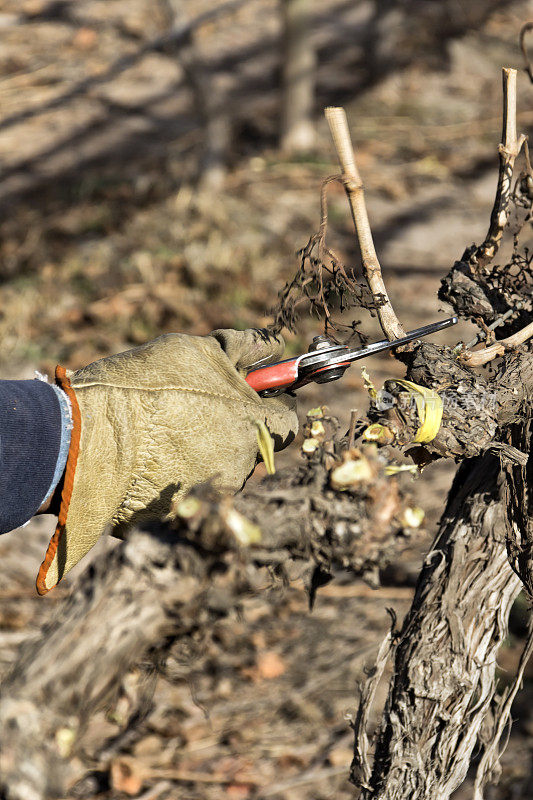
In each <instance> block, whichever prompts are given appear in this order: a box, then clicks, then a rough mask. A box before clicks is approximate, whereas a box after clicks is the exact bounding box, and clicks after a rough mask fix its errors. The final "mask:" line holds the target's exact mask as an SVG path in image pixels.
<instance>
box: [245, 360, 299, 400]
mask: <svg viewBox="0 0 533 800" xmlns="http://www.w3.org/2000/svg"><path fill="white" fill-rule="evenodd" d="M297 379H298V358H289V359H288V360H287V361H278V363H277V364H270V365H269V366H268V367H260V369H253V370H252V371H251V372H249V373H248V375H247V376H246V382H247V383H248V384H249V385H250V386H251V387H252V389H255V391H256V392H263V391H264V390H265V389H281V388H282V387H284V386H290V385H291V384H292V383H294V382H295V381H296V380H297Z"/></svg>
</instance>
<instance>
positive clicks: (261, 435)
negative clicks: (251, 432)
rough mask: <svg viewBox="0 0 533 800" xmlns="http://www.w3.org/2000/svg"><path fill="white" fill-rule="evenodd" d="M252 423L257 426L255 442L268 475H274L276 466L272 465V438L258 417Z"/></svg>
mask: <svg viewBox="0 0 533 800" xmlns="http://www.w3.org/2000/svg"><path fill="white" fill-rule="evenodd" d="M254 425H255V427H256V428H257V444H258V446H259V452H260V453H261V458H262V459H263V461H264V463H265V467H266V471H267V472H268V474H269V475H274V473H275V472H276V467H275V465H274V440H273V439H272V436H271V435H270V433H269V430H268V428H267V426H266V425H265V423H264V422H263V421H262V420H260V419H254Z"/></svg>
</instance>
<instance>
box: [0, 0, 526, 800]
mask: <svg viewBox="0 0 533 800" xmlns="http://www.w3.org/2000/svg"><path fill="white" fill-rule="evenodd" d="M531 18H533V2H531V0H521V1H520V2H509V1H508V0H321V2H320V3H319V2H316V0H315V1H314V0H228V2H224V0H218V2H215V1H214V0H194V2H193V0H181V1H180V0H150V2H149V1H148V0H2V2H0V107H1V114H0V209H1V213H0V294H1V303H0V342H1V345H2V346H1V348H0V375H1V376H2V377H4V378H7V377H32V375H33V371H34V370H35V369H38V370H40V371H42V372H45V373H48V374H52V371H53V369H54V366H55V364H56V363H58V362H59V363H62V364H64V365H65V366H67V367H69V368H77V367H80V366H82V365H84V364H86V363H88V362H89V361H91V360H94V359H95V358H99V357H102V356H105V355H108V354H110V353H113V352H118V351H120V350H123V349H126V348H128V347H132V346H135V345H137V344H141V343H143V342H145V341H147V340H149V339H151V338H153V337H155V336H157V335H159V334H161V333H164V332H167V331H176V330H179V331H185V332H188V333H195V334H205V333H208V332H209V331H210V330H212V329H213V328H217V327H238V328H245V327H249V326H258V325H265V324H266V323H268V322H269V320H270V317H269V310H270V309H271V308H272V306H273V305H274V303H275V302H276V297H277V293H278V291H279V289H281V287H282V285H283V284H284V282H285V281H286V280H287V279H289V278H290V277H291V276H292V274H293V273H294V272H295V270H296V268H297V265H298V259H297V256H296V252H297V250H298V249H299V248H301V247H303V246H304V245H305V244H306V242H307V240H308V239H309V237H310V236H311V234H312V233H314V232H315V231H316V229H317V227H318V222H319V193H320V184H321V181H322V180H323V179H324V178H325V177H327V176H328V175H330V174H334V173H335V172H337V171H338V167H337V163H336V159H335V154H334V151H333V148H332V145H331V143H330V140H329V134H328V131H327V127H326V124H325V121H324V119H323V108H324V107H325V106H327V105H332V104H342V105H344V106H345V108H346V111H347V114H348V120H349V124H350V128H351V132H352V138H353V142H354V145H355V148H356V157H357V162H358V165H359V168H360V171H361V173H362V176H363V180H364V182H365V187H366V192H367V203H368V208H369V214H370V220H371V224H372V228H373V231H374V235H375V239H376V245H377V249H378V253H379V255H380V259H381V262H382V265H383V272H384V276H385V280H386V283H387V286H388V289H389V294H390V296H391V299H392V301H393V304H394V306H395V308H396V310H397V313H398V315H399V317H400V319H401V321H402V323H403V324H404V326H405V327H407V328H414V327H416V326H419V325H423V324H426V323H428V322H431V321H434V320H436V319H438V318H439V314H441V316H442V313H441V312H442V311H445V309H443V308H442V307H441V304H439V302H438V300H437V297H436V292H437V290H438V287H439V281H440V278H441V277H442V276H443V275H444V274H445V273H446V272H447V271H448V269H449V268H450V266H451V265H452V264H453V262H454V260H455V259H457V258H459V257H460V256H461V254H462V252H463V250H464V248H465V247H466V246H468V245H470V244H471V243H472V242H473V241H477V242H479V241H481V239H482V237H483V236H484V234H485V231H486V228H487V225H488V220H489V213H490V208H491V205H492V200H493V197H494V190H495V186H496V178H497V166H498V160H497V146H498V143H499V141H500V128H501V67H502V66H512V67H518V68H521V66H522V57H521V53H520V50H519V46H518V34H519V31H520V28H521V26H522V25H523V23H524V22H526V21H528V20H529V19H531ZM532 98H533V87H532V86H531V85H530V83H529V80H528V78H527V76H526V75H525V74H524V73H523V72H521V73H520V75H519V83H518V103H519V110H518V127H519V130H521V131H523V132H525V133H527V132H528V131H529V130H530V129H531V126H532V124H533V105H532V102H531V101H532ZM329 197H330V203H329V216H330V227H329V234H328V241H329V244H330V246H331V247H332V248H333V249H334V250H335V252H336V253H337V254H338V256H339V257H340V259H341V260H342V261H343V262H344V263H345V264H346V265H347V266H349V267H353V268H355V269H356V270H358V269H359V260H358V259H359V257H358V252H357V247H356V243H355V237H354V234H353V227H352V223H351V219H350V216H349V211H348V207H347V204H346V200H345V196H344V191H343V190H342V188H341V187H339V186H338V185H336V184H333V185H332V186H331V188H330V192H329ZM361 320H362V325H363V327H364V329H365V332H366V333H367V334H369V335H371V336H372V337H377V336H378V335H379V331H378V329H377V326H376V323H375V320H373V319H371V318H370V317H369V316H368V315H366V316H365V315H363V314H362V315H361ZM319 331H320V322H319V321H318V320H316V319H315V320H313V319H312V318H311V317H309V316H308V315H305V314H304V315H303V317H302V320H301V325H300V328H299V330H298V332H297V334H296V335H291V336H289V337H288V352H289V353H296V352H300V351H302V350H304V349H306V348H307V344H308V342H309V338H310V336H311V335H314V334H316V333H318V332H319ZM471 333H472V328H471V326H469V325H466V324H465V325H463V326H462V327H461V328H460V329H454V330H452V331H448V332H446V333H444V334H442V336H441V339H440V340H441V341H446V342H449V343H455V342H456V341H457V340H458V339H459V338H464V337H465V336H468V337H470V335H471ZM367 367H368V369H369V371H370V373H371V375H372V378H373V379H374V381H375V382H376V383H377V384H378V385H381V383H382V382H383V380H384V379H385V378H387V377H394V376H399V375H400V374H402V367H401V365H399V364H397V363H396V362H394V360H393V359H392V358H390V357H389V356H387V355H384V356H380V357H376V358H374V359H372V360H371V361H369V362H368V364H367ZM300 397H301V403H300V405H301V410H302V413H303V414H304V415H305V410H306V409H307V408H309V407H311V406H312V405H316V404H317V403H327V404H328V405H329V406H330V408H331V409H332V411H333V412H334V413H335V414H337V415H338V416H339V418H340V420H341V425H343V426H344V428H345V429H346V428H347V426H348V421H349V417H350V411H351V409H354V408H355V409H357V408H360V409H363V410H364V408H365V407H366V398H365V394H364V391H363V389H362V385H361V379H360V374H359V370H358V369H355V368H354V370H353V374H350V372H349V373H348V374H347V376H346V378H345V379H343V381H339V382H338V383H336V384H332V385H330V386H324V387H320V388H319V387H317V386H312V387H307V388H306V389H305V390H303V391H302V392H301V393H300ZM298 457H299V455H298V448H297V447H296V446H293V448H292V449H291V450H290V451H289V452H288V453H285V454H283V456H281V457H280V463H289V462H291V460H292V461H296V460H297V459H298ZM453 471H454V466H453V465H449V464H438V463H437V464H435V465H433V466H432V467H429V468H428V469H427V470H426V471H425V472H424V476H423V478H422V479H420V480H419V481H418V482H416V483H413V485H412V492H413V494H414V495H415V496H416V497H417V499H418V502H419V503H420V505H422V506H423V507H424V509H425V510H426V513H427V526H426V531H427V538H426V539H424V540H423V541H420V542H418V543H417V546H416V547H415V548H412V549H411V550H410V551H407V552H406V554H405V558H404V559H403V560H402V563H401V564H398V565H395V568H394V569H392V568H391V570H389V572H388V573H387V574H385V575H383V576H382V588H381V589H378V590H377V591H375V592H373V591H372V590H371V589H370V588H368V587H367V586H366V585H365V584H363V583H361V582H356V583H355V584H354V583H353V581H352V582H350V583H346V584H344V585H343V583H342V580H341V582H340V583H339V585H338V586H337V588H335V585H334V584H331V585H330V586H329V587H327V591H326V590H325V591H324V594H323V595H319V600H318V602H317V606H316V608H315V610H314V611H313V613H312V614H311V615H310V614H309V613H308V610H307V606H306V598H305V595H304V593H303V592H302V590H301V588H300V589H298V588H297V587H296V588H292V589H290V590H288V591H287V593H286V594H285V595H284V597H283V598H278V599H277V600H276V601H275V602H274V604H273V605H272V604H271V603H270V602H269V600H268V598H262V599H261V598H256V599H255V600H254V601H253V603H251V604H250V608H249V609H248V610H247V611H246V612H245V613H244V615H243V618H242V619H241V620H240V621H238V620H237V621H235V625H234V626H233V628H232V629H231V630H230V629H229V628H228V630H227V631H226V632H225V633H224V635H225V636H226V637H227V661H225V662H224V663H211V662H209V654H206V655H205V657H204V659H203V660H200V661H199V662H198V664H197V665H196V666H195V668H194V669H193V670H192V671H191V670H190V669H189V670H188V671H187V670H182V671H181V672H180V671H179V670H176V671H175V673H174V674H173V675H172V676H171V677H169V676H168V675H166V676H159V678H158V679H157V687H156V694H155V696H154V697H155V699H154V701H153V708H152V710H151V711H150V713H148V715H147V717H146V720H145V722H144V723H143V725H142V726H141V728H140V734H139V735H138V737H137V738H135V737H132V738H131V740H128V741H127V742H126V743H125V744H124V745H123V746H122V749H121V748H119V749H118V750H117V749H115V751H113V752H112V755H109V751H106V752H107V755H105V757H104V756H103V755H102V751H101V748H100V750H99V749H98V746H97V742H100V743H101V742H102V741H103V739H105V738H106V737H110V736H111V735H112V734H113V731H115V732H116V729H117V726H118V727H120V724H121V723H120V720H121V719H122V720H123V717H124V713H125V712H124V709H123V706H124V703H125V702H126V701H124V702H123V706H120V705H117V708H116V709H113V710H112V711H110V710H108V711H107V713H106V714H102V716H101V717H100V718H99V719H98V720H96V721H94V722H93V723H92V728H91V729H90V731H89V734H88V735H89V739H88V742H86V743H85V744H84V747H85V750H84V753H85V756H84V757H85V762H84V764H85V765H87V764H89V763H90V764H92V767H91V770H92V772H91V775H90V779H89V778H87V779H86V781H85V783H83V782H82V783H81V784H80V785H79V786H78V787H77V788H76V789H75V790H74V789H73V792H74V794H73V796H78V797H85V798H90V797H93V796H94V797H96V796H98V797H100V796H101V797H125V796H139V797H141V796H144V794H145V793H149V792H150V791H151V792H152V794H151V795H150V800H155V798H156V797H162V798H164V797H180V798H182V797H183V798H191V799H192V798H219V797H221V796H223V797H228V798H233V800H241V798H242V800H247V798H262V797H265V798H266V797H279V798H287V799H290V800H300V798H302V800H305V798H313V800H320V799H321V798H324V799H325V798H333V797H335V798H337V800H343V799H344V798H349V797H353V796H354V795H355V790H354V789H353V787H350V785H349V784H348V782H347V781H346V777H345V776H346V773H347V769H348V765H349V762H350V758H351V756H350V748H351V732H350V729H349V726H348V722H347V718H349V716H350V714H351V713H353V709H354V707H355V684H356V681H357V680H358V679H359V678H360V676H361V675H362V670H363V667H364V664H365V661H366V659H367V658H369V657H370V656H371V655H372V652H373V650H374V648H375V646H376V644H377V642H378V641H379V640H380V638H381V636H382V635H383V634H384V633H385V631H386V630H388V626H389V618H388V616H387V614H386V611H385V607H386V606H391V605H392V606H394V607H395V609H396V611H397V613H398V614H399V615H400V618H401V616H402V615H403V613H405V611H406V609H407V607H408V604H409V601H410V598H411V596H412V587H413V585H414V581H415V579H416V574H417V572H418V569H419V567H420V563H421V558H422V553H423V552H424V549H425V548H427V545H428V542H429V541H430V538H429V537H430V536H431V535H432V534H433V533H434V530H435V525H436V523H437V521H438V518H439V515H440V513H441V512H442V509H443V505H444V502H445V495H446V491H447V488H448V487H449V484H450V482H451V477H452V475H453ZM51 529H52V522H51V518H48V517H43V518H40V519H38V520H36V521H33V522H32V523H31V524H30V526H28V527H27V528H26V529H25V530H24V531H23V532H21V531H19V532H15V533H13V534H8V535H6V536H3V537H2V538H1V540H0V559H2V562H3V564H4V565H5V584H4V585H3V586H2V587H1V588H0V676H1V674H2V673H3V672H4V671H5V670H7V669H8V667H9V664H10V663H11V662H12V661H13V659H14V658H15V655H16V652H17V649H18V647H19V646H20V645H21V644H22V643H23V642H24V641H26V640H27V639H28V638H31V637H32V636H34V635H35V634H36V631H37V629H38V625H39V622H40V619H41V618H42V616H43V614H45V613H47V611H48V609H49V605H50V604H54V603H60V601H61V597H62V596H64V592H65V591H68V586H69V584H68V581H64V583H63V584H62V588H60V589H59V590H56V592H53V593H52V594H51V595H50V596H49V597H47V598H44V599H36V598H34V596H33V591H34V590H33V582H34V576H35V574H36V571H37V569H38V566H39V563H40V561H41V559H42V555H43V553H44V546H45V542H46V540H47V538H48V536H49V534H50V531H51ZM21 537H24V552H23V553H21V547H20V542H21ZM112 546H114V543H113V542H110V541H103V543H102V545H101V547H100V550H102V549H105V548H106V547H112ZM86 563H87V562H85V563H84V564H82V565H81V567H82V568H86ZM62 593H63V595H62ZM515 611H516V613H515V614H514V616H513V623H512V630H511V634H510V638H509V643H508V646H507V647H506V648H504V651H502V655H501V679H502V681H506V680H509V679H510V678H511V677H512V675H513V670H514V669H515V666H516V662H517V657H518V653H519V649H520V642H521V637H522V636H523V634H524V615H525V612H524V611H523V610H522V611H521V609H520V607H519V606H518V607H517V608H516V609H515ZM141 672H142V671H141ZM139 674H140V673H139ZM137 680H138V683H139V685H141V684H142V680H141V678H140V677H139V675H137V674H136V675H130V676H126V678H125V685H126V684H127V685H128V686H130V688H131V686H135V685H136V681H137ZM527 680H528V683H527V686H526V689H525V691H524V692H523V693H522V696H521V700H520V701H519V703H518V705H517V709H516V713H515V716H516V717H518V721H517V723H516V724H515V727H514V729H513V734H512V736H511V743H510V745H509V748H508V750H507V753H506V755H505V757H504V773H503V779H502V782H501V785H500V787H499V788H498V789H495V790H491V791H492V793H490V792H489V794H488V797H490V798H492V799H493V800H495V799H496V798H498V800H504V798H516V799H518V798H524V799H525V798H528V800H531V798H533V779H532V774H531V771H530V765H531V758H532V753H533V717H532V716H530V714H529V712H528V707H529V705H530V703H531V698H532V697H533V692H532V691H531V690H532V688H533V669H530V672H529V675H528V679H527ZM128 681H129V683H128ZM128 691H130V690H129V689H128ZM131 692H133V693H134V689H133V688H132V689H131ZM127 695H128V692H125V696H127ZM120 702H122V700H120V701H118V703H120ZM121 714H122V717H121ZM99 726H100V727H99ZM91 736H92V739H91ZM91 748H92V749H91ZM169 765H170V766H171V767H172V768H173V769H174V770H175V771H176V770H177V769H179V770H181V771H182V774H185V773H191V772H196V773H197V774H200V775H201V776H203V777H200V778H198V780H197V781H196V782H195V781H191V780H189V781H186V780H178V779H177V778H176V780H175V781H172V780H170V779H167V778H164V777H161V776H164V775H165V774H167V773H168V770H169ZM80 769H81V767H80ZM128 770H129V772H128ZM158 770H159V772H158ZM165 770H166V771H167V773H165ZM147 775H148V776H149V777H146V776H147ZM158 775H159V776H160V777H159V778H158V777H157V776H158ZM206 775H207V778H206ZM239 775H240V776H241V778H239ZM251 775H253V776H255V777H254V780H252V779H251V778H250V780H249V781H248V783H247V782H246V776H251ZM128 776H129V777H128ZM132 776H133V777H132ZM150 776H151V777H150ZM154 776H155V777H154ZM209 776H211V780H210V779H209ZM217 776H218V778H217ZM243 776H244V777H243ZM302 776H303V778H302ZM306 776H307V777H306ZM129 778H131V780H130V781H129V782H128V780H129ZM154 787H156V789H157V791H155V793H154ZM157 787H159V788H157ZM76 792H77V794H76ZM148 796H149V795H148V794H146V797H147V798H148ZM470 796H471V793H470V786H469V785H467V786H466V787H465V788H464V789H462V790H461V791H460V792H459V793H458V794H457V797H458V798H461V800H462V798H465V800H466V798H468V797H470Z"/></svg>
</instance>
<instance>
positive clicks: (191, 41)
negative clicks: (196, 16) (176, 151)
mask: <svg viewBox="0 0 533 800" xmlns="http://www.w3.org/2000/svg"><path fill="white" fill-rule="evenodd" d="M159 2H160V8H161V10H162V14H163V18H164V19H165V23H166V27H167V29H168V30H177V29H180V28H182V29H183V30H184V32H185V38H184V39H182V40H180V41H179V43H176V44H175V45H170V47H172V48H173V50H174V53H175V57H176V60H177V61H178V63H179V65H180V66H181V68H182V70H183V72H184V76H185V81H186V83H187V85H188V87H189V90H190V92H191V98H192V103H193V107H194V111H195V113H196V116H197V118H198V121H199V123H200V126H201V129H202V154H201V157H200V163H199V168H198V175H199V180H200V184H201V186H202V187H203V188H204V189H210V190H216V189H219V188H220V187H221V185H222V183H223V181H224V178H225V176H226V172H227V164H228V158H229V150H230V144H231V120H230V113H229V107H228V95H229V90H230V86H231V79H230V77H229V76H228V75H225V74H218V73H214V72H213V71H212V70H210V69H209V67H208V66H207V65H206V64H205V62H204V58H203V56H202V53H201V52H200V48H199V47H198V44H197V42H196V32H195V29H194V25H190V24H189V20H188V18H187V15H186V13H185V11H184V9H183V3H182V2H181V0H159ZM237 6H238V3H232V2H228V3H227V4H225V6H224V5H222V6H221V8H220V9H219V11H220V13H221V14H222V13H223V12H224V10H225V8H227V11H228V12H230V11H231V10H232V8H233V7H237Z"/></svg>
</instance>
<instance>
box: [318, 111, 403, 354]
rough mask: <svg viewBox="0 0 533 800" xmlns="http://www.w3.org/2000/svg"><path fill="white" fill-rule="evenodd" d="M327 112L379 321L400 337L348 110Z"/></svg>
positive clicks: (386, 331) (387, 333)
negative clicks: (375, 239) (347, 118)
mask: <svg viewBox="0 0 533 800" xmlns="http://www.w3.org/2000/svg"><path fill="white" fill-rule="evenodd" d="M325 115H326V119H327V121H328V125H329V128H330V131H331V135H332V138H333V142H334V144H335V149H336V151H337V156H338V158H339V162H340V165H341V168H342V179H343V183H344V188H345V189H346V194H347V195H348V202H349V204H350V209H351V212H352V217H353V221H354V225H355V229H356V232H357V239H358V241H359V247H360V250H361V257H362V261H363V269H364V272H365V276H366V279H367V282H368V285H369V287H370V291H371V292H372V295H373V296H374V298H376V299H378V298H379V302H377V314H378V318H379V322H380V325H381V327H382V329H383V332H384V334H385V336H387V337H388V339H389V340H392V339H399V338H400V337H401V336H404V335H405V330H404V328H403V327H402V325H401V323H400V321H399V319H398V317H397V316H396V312H395V311H394V308H393V307H392V304H391V301H390V299H389V296H388V294H387V289H386V288H385V283H384V281H383V275H382V273H381V265H380V263H379V260H378V257H377V253H376V249H375V247H374V240H373V238H372V231H371V229H370V222H369V220H368V213H367V210H366V203H365V195H364V187H363V181H362V180H361V176H360V174H359V170H358V169H357V166H356V163H355V156H354V152H353V147H352V143H351V140H350V132H349V130H348V122H347V120H346V112H345V111H344V109H343V108H338V107H337V108H334V107H330V108H326V110H325Z"/></svg>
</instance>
